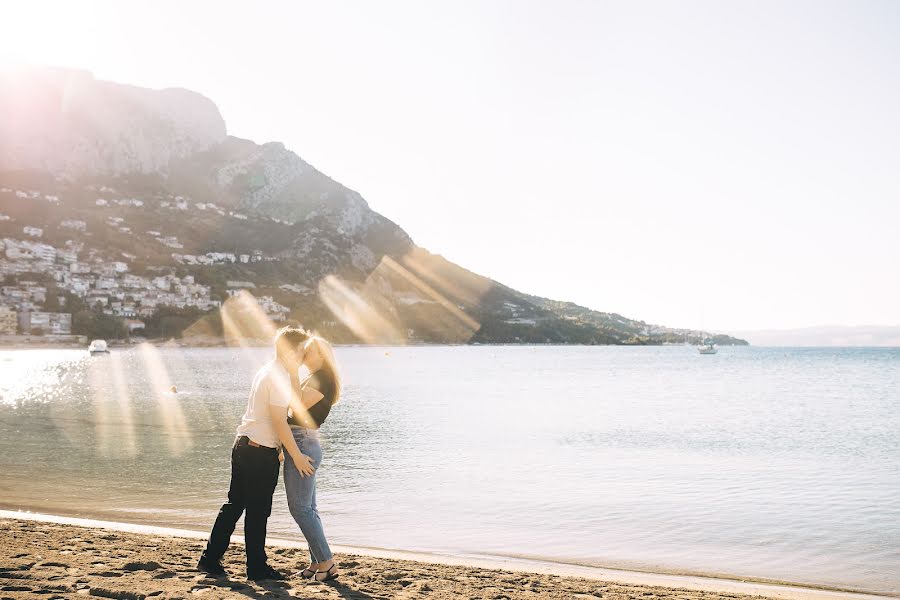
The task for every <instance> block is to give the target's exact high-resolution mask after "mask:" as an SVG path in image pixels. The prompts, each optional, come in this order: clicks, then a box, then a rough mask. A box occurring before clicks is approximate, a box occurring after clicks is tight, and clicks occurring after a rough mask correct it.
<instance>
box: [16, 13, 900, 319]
mask: <svg viewBox="0 0 900 600" xmlns="http://www.w3.org/2000/svg"><path fill="white" fill-rule="evenodd" d="M7 13H9V14H8V15H7V18H8V25H7V28H8V30H9V31H8V32H7V34H6V35H5V36H4V38H3V39H2V40H0V64H15V63H17V62H25V63H34V64H49V65H58V66H68V67H75V68H82V69H86V70H89V71H91V72H92V73H93V74H94V75H95V76H96V77H97V78H99V79H108V80H112V81H117V82H121V83H128V84H133V85H141V86H147V87H154V88H162V87H184V88H188V89H192V90H195V91H197V92H200V93H202V94H204V95H206V96H208V97H209V98H211V99H212V100H213V101H214V102H216V104H217V105H218V106H219V108H220V110H221V112H222V114H223V116H224V118H225V120H226V122H227V124H228V129H229V133H230V134H231V135H236V136H239V137H246V138H250V139H253V140H255V141H257V142H265V141H281V142H283V143H285V145H286V146H287V147H288V148H290V149H292V150H294V151H295V152H297V153H298V154H299V155H300V156H302V157H303V158H304V159H305V160H307V161H309V162H310V163H311V164H313V165H314V166H315V167H317V168H319V169H320V170H322V171H323V172H325V173H326V174H328V175H329V176H331V177H333V178H334V179H336V180H338V181H340V182H341V183H343V184H345V185H347V186H348V187H350V188H352V189H355V190H358V191H359V192H360V193H361V194H362V195H363V196H364V197H365V198H366V199H367V200H368V202H369V204H370V206H372V208H373V209H375V210H377V211H379V212H381V213H382V214H384V215H385V216H387V217H388V218H390V219H392V220H394V221H395V222H397V223H398V224H399V225H400V226H401V227H403V228H404V229H405V230H406V231H407V232H409V234H410V235H411V236H412V237H413V239H414V240H415V241H416V242H417V243H418V244H419V245H421V246H423V247H425V248H427V249H429V250H431V251H432V252H435V253H439V254H442V255H444V256H445V257H447V258H449V259H450V260H453V261H455V262H457V263H459V264H460V265H462V266H464V267H466V268H469V269H471V270H474V271H476V272H478V273H481V274H484V275H486V276H489V277H492V278H493V279H496V280H498V281H500V282H502V283H504V284H507V285H510V286H512V287H515V288H518V289H521V290H523V291H526V292H529V293H533V294H539V295H543V296H548V297H552V298H557V299H561V300H570V301H574V302H577V303H579V304H582V305H586V306H589V307H591V308H594V309H597V310H602V311H609V312H618V313H622V314H624V315H626V316H629V317H633V318H637V319H642V320H645V321H648V322H653V323H660V324H664V325H668V326H673V327H691V328H698V329H707V330H717V331H727V332H735V331H752V330H775V329H798V328H807V327H813V326H823V325H825V324H837V325H842V326H852V325H857V324H867V325H868V324H873V323H885V324H887V325H890V326H893V325H896V324H900V309H898V308H897V307H898V306H900V278H898V277H897V276H896V265H897V263H898V259H900V241H898V236H897V235H896V232H895V229H896V223H898V222H900V218H898V217H900V208H898V205H897V202H896V198H897V197H898V193H900V178H897V177H896V165H897V164H898V159H900V135H897V134H900V115H898V114H897V111H896V110H895V107H896V106H897V105H898V104H900V72H898V71H897V69H896V68H894V65H895V64H896V61H897V59H898V58H900V35H898V34H900V6H898V5H896V4H891V3H888V2H862V3H851V2H796V3H791V4H789V5H784V4H779V3H775V2H753V3H749V2H743V3H732V4H728V5H724V4H718V3H714V2H684V3H679V4H669V3H662V2H637V3H602V4H595V3H579V2H566V3H562V4H559V3H555V4H554V5H553V6H552V7H550V6H549V5H541V4H538V3H528V4H520V3H512V2H502V3H495V4H491V5H481V4H475V3H453V4H440V5H430V6H428V7H425V6H423V5H419V4H416V3H397V2H392V3H381V4H378V5H377V6H372V5H367V4H365V3H347V4H342V5H340V6H332V5H329V6H320V5H313V4H307V3H281V2H268V3H263V4H262V5H260V6H255V7H254V9H253V10H252V11H242V10H240V9H237V8H236V7H233V6H219V5H214V4H211V3H207V2H197V3H192V4H189V5H184V6H181V5H178V4H175V3H171V2H163V3H157V4H154V5H153V6H152V7H151V6H149V5H148V6H133V5H127V6H126V5H121V4H117V3H111V2H94V3H88V4H83V5H79V6H77V7H76V6H72V5H66V4H63V5H57V4H52V3H44V2H34V3H29V4H28V5H21V6H14V7H7ZM48 15H54V18H53V19H49V18H48ZM188 59H189V60H188ZM498 248H502V249H503V250H502V251H497V249H498Z"/></svg>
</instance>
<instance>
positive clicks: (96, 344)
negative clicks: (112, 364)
mask: <svg viewBox="0 0 900 600" xmlns="http://www.w3.org/2000/svg"><path fill="white" fill-rule="evenodd" d="M88 352H90V353H91V355H92V356H93V355H94V354H109V348H108V347H107V345H106V340H94V341H92V342H91V345H90V346H88Z"/></svg>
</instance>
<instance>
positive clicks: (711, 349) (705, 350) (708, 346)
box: [697, 339, 719, 354]
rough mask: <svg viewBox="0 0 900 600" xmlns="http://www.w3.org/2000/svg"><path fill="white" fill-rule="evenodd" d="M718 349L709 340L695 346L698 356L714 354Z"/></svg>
mask: <svg viewBox="0 0 900 600" xmlns="http://www.w3.org/2000/svg"><path fill="white" fill-rule="evenodd" d="M718 351H719V349H718V348H717V347H716V345H715V344H714V343H713V341H712V340H710V339H705V340H703V343H702V344H700V345H699V346H697V352H699V353H700V354H715V353H716V352H718Z"/></svg>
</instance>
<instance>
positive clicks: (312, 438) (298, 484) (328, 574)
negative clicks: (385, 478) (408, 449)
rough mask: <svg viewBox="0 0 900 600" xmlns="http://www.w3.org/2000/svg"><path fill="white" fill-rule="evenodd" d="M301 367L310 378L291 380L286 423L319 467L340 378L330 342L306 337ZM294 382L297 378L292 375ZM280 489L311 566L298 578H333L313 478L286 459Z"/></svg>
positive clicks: (295, 438)
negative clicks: (323, 431) (293, 390)
mask: <svg viewBox="0 0 900 600" xmlns="http://www.w3.org/2000/svg"><path fill="white" fill-rule="evenodd" d="M303 350H304V358H303V364H304V365H305V366H306V368H307V369H309V372H310V375H309V377H307V378H306V380H304V381H303V383H302V384H301V383H299V381H297V382H296V388H299V389H296V391H297V393H295V394H293V397H292V399H291V406H290V408H291V411H290V413H289V415H288V424H289V425H290V426H291V433H292V434H293V435H294V440H295V441H296V442H297V446H299V448H300V452H301V453H303V454H304V455H306V456H308V457H309V458H310V460H311V461H312V465H313V468H314V469H316V470H318V468H319V465H321V464H322V446H321V445H320V444H319V427H320V426H321V425H322V423H324V422H325V419H326V418H327V417H328V413H329V411H330V410H331V407H332V406H334V405H335V404H337V402H338V400H339V399H340V397H341V377H340V375H339V374H338V369H337V363H336V362H335V360H334V350H332V348H331V344H329V343H328V342H327V341H325V340H324V339H322V338H321V337H318V336H313V337H311V338H310V339H309V340H308V341H307V342H306V344H305V345H304V347H303ZM294 378H295V379H297V378H296V376H295V377H294ZM284 488H285V491H286V492H287V500H288V508H289V509H290V511H291V515H292V516H293V517H294V520H295V521H297V525H299V526H300V530H301V531H302V532H303V536H304V537H305V538H306V542H307V544H309V552H310V555H311V559H310V565H309V567H307V568H306V569H304V570H303V573H302V576H303V577H304V578H307V579H315V580H316V581H330V580H332V579H335V578H337V576H338V571H337V565H336V564H335V562H334V558H333V554H332V553H331V549H330V548H329V547H328V542H327V541H326V539H325V531H324V529H323V528H322V520H321V519H320V518H319V511H317V510H316V474H315V472H313V474H312V475H308V476H303V475H301V473H300V472H299V471H298V470H297V467H296V466H295V465H294V461H293V460H292V459H291V457H290V455H286V456H285V459H284Z"/></svg>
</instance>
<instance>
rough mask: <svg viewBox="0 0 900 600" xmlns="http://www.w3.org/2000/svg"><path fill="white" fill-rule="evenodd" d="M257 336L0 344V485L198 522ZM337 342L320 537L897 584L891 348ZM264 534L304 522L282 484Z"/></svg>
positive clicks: (219, 496) (32, 503)
mask: <svg viewBox="0 0 900 600" xmlns="http://www.w3.org/2000/svg"><path fill="white" fill-rule="evenodd" d="M268 355H269V352H268V351H267V350H265V349H246V348H244V349H188V350H185V349H157V348H154V347H152V346H142V347H139V348H135V349H131V350H128V351H124V350H120V351H113V353H112V354H110V355H109V356H96V357H90V356H89V355H87V353H86V352H81V351H72V350H22V351H13V350H9V351H0V497H2V501H0V503H2V504H3V505H5V506H7V507H15V508H30V509H34V510H43V511H48V512H53V511H56V512H66V513H76V514H80V515H86V516H87V515H91V516H99V517H103V518H108V519H120V520H123V521H139V522H147V523H153V524H160V525H171V526H176V527H187V528H199V529H205V528H208V527H209V526H211V524H212V521H213V519H214V517H215V512H216V510H217V508H218V506H219V504H221V502H222V501H223V500H224V498H225V493H226V490H227V487H228V457H229V450H228V449H229V446H230V444H231V443H232V440H233V432H234V428H235V426H236V425H237V423H238V420H239V418H240V415H241V413H242V412H243V408H244V404H245V402H246V396H247V392H248V389H249V385H250V381H251V379H252V377H253V369H254V366H255V365H259V364H261V363H262V362H263V361H265V360H266V359H267V358H268ZM338 358H339V359H340V360H341V362H342V364H343V366H344V369H345V372H346V378H345V379H346V389H345V395H344V399H343V400H342V403H341V404H340V405H338V406H337V407H336V408H335V409H334V411H332V414H331V416H330V417H329V420H328V422H327V423H326V426H325V427H324V428H323V437H324V445H325V453H326V458H325V463H324V465H323V468H322V469H321V471H320V484H319V485H320V491H319V498H318V500H319V504H320V508H321V510H322V513H323V517H324V520H325V522H326V527H327V531H328V533H329V536H330V538H331V540H332V541H333V542H334V543H336V544H343V545H358V546H372V547H385V548H399V549H408V550H421V551H434V552H453V553H457V552H458V553H478V554H495V555H507V556H509V555H522V556H530V557H535V558H539V559H540V558H550V559H558V560H569V561H581V562H588V563H593V564H602V565H609V566H624V567H641V568H661V569H673V570H688V571H694V572H718V573H730V574H735V575H743V576H756V577H769V578H775V579H784V580H790V581H801V582H809V583H820V584H830V585H841V586H852V587H859V588H865V589H870V590H881V591H893V592H897V591H900V403H898V401H897V399H898V398H900V379H898V373H900V350H896V349H894V350H892V349H853V350H850V349H848V350H832V349H828V350H825V349H801V350H794V349H765V348H735V349H731V348H724V349H722V350H721V352H720V353H719V354H718V355H716V356H713V357H703V356H699V355H697V354H696V352H695V351H693V350H692V349H690V348H680V347H679V348H581V347H578V348H559V347H541V348H534V347H428V348H390V349H385V348H340V349H338ZM172 385H176V386H177V389H178V392H177V393H173V392H171V391H170V387H171V386H172ZM270 531H271V532H272V534H273V535H277V536H278V537H284V538H299V532H298V531H297V529H296V526H295V525H294V524H293V521H292V520H291V518H290V516H289V514H288V513H287V510H286V506H285V503H284V498H283V492H282V491H280V489H279V491H278V492H277V497H276V507H275V510H274V513H273V516H272V520H271V521H270Z"/></svg>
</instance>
